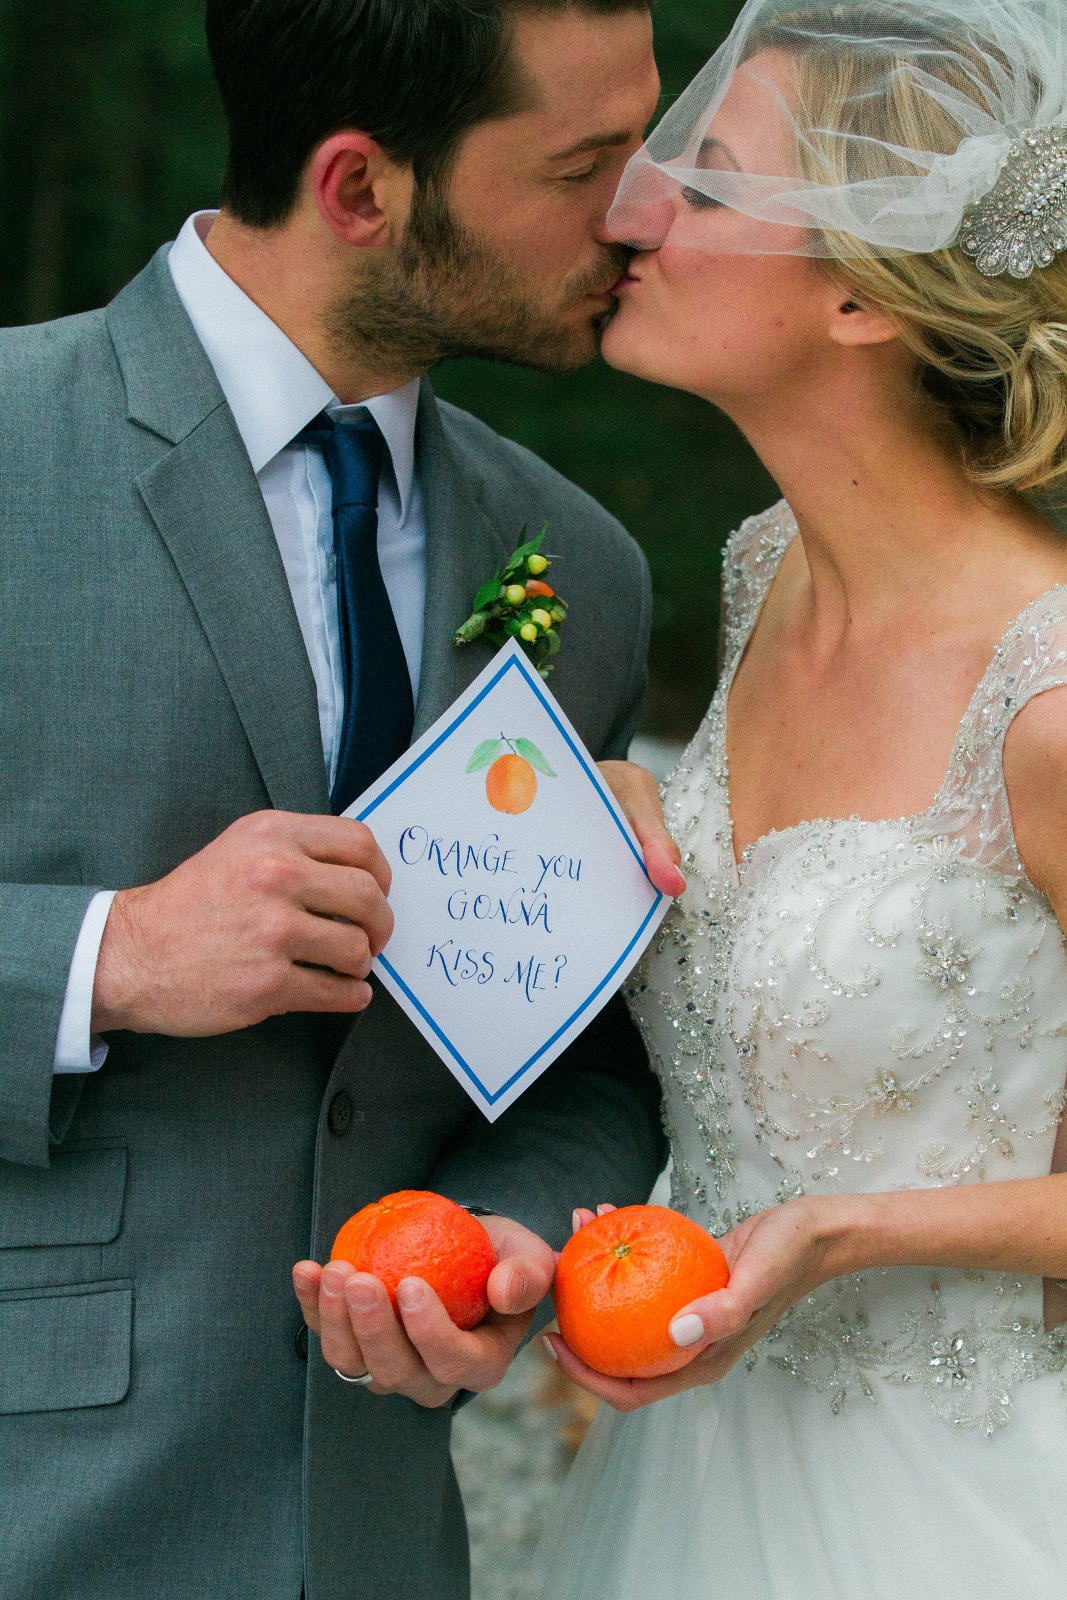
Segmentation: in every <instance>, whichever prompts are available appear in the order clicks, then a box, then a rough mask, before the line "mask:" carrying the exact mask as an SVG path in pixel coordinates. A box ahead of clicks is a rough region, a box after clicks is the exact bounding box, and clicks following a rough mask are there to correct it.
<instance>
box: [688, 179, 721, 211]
mask: <svg viewBox="0 0 1067 1600" xmlns="http://www.w3.org/2000/svg"><path fill="white" fill-rule="evenodd" d="M682 198H683V200H684V201H685V203H686V205H687V206H692V208H693V210H694V211H714V210H716V209H717V208H719V207H721V206H722V204H723V201H721V200H716V199H715V196H714V195H710V194H705V193H704V192H703V190H701V189H691V188H690V187H689V185H688V184H686V185H685V186H684V187H683V189H682Z"/></svg>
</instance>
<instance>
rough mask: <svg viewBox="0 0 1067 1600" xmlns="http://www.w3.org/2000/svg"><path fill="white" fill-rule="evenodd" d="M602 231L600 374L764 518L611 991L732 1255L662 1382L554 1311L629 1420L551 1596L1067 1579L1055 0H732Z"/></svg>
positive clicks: (687, 1311) (669, 1597)
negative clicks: (615, 254) (648, 1059)
mask: <svg viewBox="0 0 1067 1600" xmlns="http://www.w3.org/2000/svg"><path fill="white" fill-rule="evenodd" d="M611 225H612V228H613V231H614V232H615V233H616V235H617V236H618V237H620V238H625V239H627V240H635V241H637V248H638V253H637V254H636V255H635V257H634V259H633V263H632V266H631V269H630V272H629V276H628V278H627V280H626V282H625V283H624V284H623V285H622V287H621V303H620V309H619V311H618V314H617V316H616V318H615V320H614V322H613V323H612V324H611V326H610V328H609V329H608V332H607V336H606V340H605V346H604V350H605V354H606V356H607V357H608V359H609V361H611V362H612V363H613V364H614V365H616V366H618V367H621V368H624V369H626V370H627V371H630V372H634V373H637V374H640V375H642V376H644V377H646V378H650V379H652V380H654V381H656V382H659V383H665V384H671V385H674V386H677V387H679V388H682V389H686V390H690V391H692V392H693V393H695V394H698V395H701V396H704V397H705V398H707V399H708V400H710V401H712V402H713V403H714V404H715V405H717V406H719V407H720V408H721V409H722V410H723V411H724V412H726V413H727V414H728V415H729V416H730V417H731V418H732V419H733V420H734V421H735V422H736V423H737V425H738V426H739V427H740V428H741V430H742V431H743V432H744V434H745V435H746V436H747V438H748V439H749V440H750V441H751V442H752V444H753V445H754V447H755V448H756V450H757V451H758V452H759V454H760V456H761V458H762V460H763V461H764V462H765V464H766V465H767V467H768V468H769V470H770V471H771V473H772V474H773V476H774V477H775V479H776V481H777V483H778V484H779V485H780V487H781V489H782V492H783V494H784V496H785V498H784V499H783V501H782V502H781V503H780V504H778V505H776V506H774V507H773V508H772V509H771V510H769V511H767V512H766V513H764V514H763V515H762V516H758V517H755V518H753V519H751V520H750V521H749V522H747V523H746V524H745V525H744V526H743V527H741V529H740V530H739V531H738V532H737V533H736V534H734V536H733V537H732V538H731V540H730V542H729V544H728V547H727V550H726V556H725V566H724V584H723V593H724V615H725V629H724V638H725V646H724V659H723V671H722V676H721V680H720V683H719V687H718V690H717V693H716V695H715V698H714V700H713V702H712V705H711V709H710V711H709V713H708V715H707V718H706V720H705V722H704V724H703V726H702V727H701V729H700V731H699V732H698V733H697V735H696V737H695V739H694V740H693V742H692V744H691V745H690V746H689V749H688V751H687V753H686V754H685V756H684V757H683V759H682V761H681V764H680V765H679V767H678V768H677V770H676V771H675V773H674V774H673V776H672V778H671V779H670V780H669V781H668V784H667V786H666V789H665V791H664V803H665V809H666V815H667V819H668V823H669V825H670V826H671V828H672V831H673V832H674V834H675V836H676V839H677V841H678V843H679V845H680V846H681V849H682V851H683V866H684V868H685V870H686V873H687V876H688V884H689V886H688V889H687V892H686V893H685V895H684V896H683V897H682V899H681V900H680V902H679V904H678V906H677V907H676V909H675V910H674V911H673V912H672V913H671V915H670V916H669V917H668V919H667V921H666V922H665V923H664V925H663V928H662V930H661V933H660V935H659V936H658V938H657V940H656V942H655V944H654V946H653V948H652V950H651V951H650V953H649V954H648V955H647V956H646V958H645V960H644V962H643V963H642V965H641V967H640V968H639V969H638V971H637V973H636V974H635V976H634V978H633V980H632V981H631V985H630V1001H631V1004H632V1007H633V1009H634V1011H635V1013H636V1016H637V1018H638V1020H639V1022H640V1025H641V1027H642V1029H643V1031H644V1034H645V1037H646V1040H647V1042H648V1045H649V1048H650V1051H651V1053H652V1055H653V1058H654V1061H655V1063H656V1065H657V1069H658V1072H659V1074H660V1077H661V1079H662V1082H663V1087H664V1094H665V1105H666V1115H667V1119H668V1124H669V1131H670V1134H671V1142H672V1148H673V1184H674V1190H673V1203H674V1204H675V1205H676V1206H677V1207H678V1208H679V1209H680V1210H682V1211H685V1212H687V1213H688V1214H689V1215H691V1216H693V1217H695V1218H697V1219H698V1220H699V1221H701V1222H702V1223H704V1224H705V1225H706V1226H707V1227H709V1228H710V1229H712V1230H713V1232H714V1233H716V1234H717V1235H720V1236H722V1239H723V1245H724V1248H725V1250H726V1252H727V1255H728V1257H729V1259H730V1262H731V1267H732V1281H731V1284H730V1286H729V1287H728V1288H726V1289H724V1290H722V1291H721V1292H720V1293H719V1294H717V1295H714V1296H711V1297H709V1298H707V1299H704V1300H702V1301H699V1302H697V1303H695V1304H693V1305H691V1306H688V1307H680V1308H679V1313H678V1315H677V1316H676V1317H675V1318H674V1320H673V1322H672V1324H671V1331H672V1336H673V1338H674V1339H675V1341H676V1343H678V1344H679V1345H682V1346H688V1347H691V1348H692V1349H693V1350H694V1351H695V1352H698V1353H697V1354H696V1356H695V1359H694V1360H693V1362H692V1364H691V1365H689V1366H687V1367H686V1368H685V1369H684V1370H683V1371H681V1372H679V1373H677V1374H675V1375H673V1376H670V1377H665V1378H659V1379H652V1380H645V1381H638V1380H613V1379H608V1378H604V1377H601V1376H600V1375H598V1374H596V1373H594V1372H592V1371H591V1370H589V1369H588V1368H586V1367H584V1366H583V1365H582V1364H581V1363H580V1362H579V1361H578V1360H577V1358H576V1357H575V1356H574V1355H573V1354H572V1353H571V1352H570V1351H569V1350H568V1349H567V1348H566V1346H565V1345H564V1343H563V1341H562V1340H561V1339H560V1338H559V1337H558V1336H557V1335H553V1336H551V1337H550V1343H551V1346H552V1348H553V1353H554V1355H555V1357H556V1359H557V1360H558V1362H559V1364H560V1366H561V1368H562V1369H563V1371H564V1372H566V1373H567V1374H568V1375H569V1376H570V1377H571V1378H572V1379H573V1380H574V1381H575V1382H577V1383H579V1384H581V1385H583V1386H584V1387H585V1388H586V1389H588V1390H590V1391H591V1392H592V1393H593V1394H594V1395H598V1396H600V1397H601V1398H602V1399H603V1400H605V1401H606V1402H607V1407H602V1408H601V1411H600V1413H599V1415H598V1418H597V1420H596V1422H595V1423H594V1426H593V1428H592V1430H591V1432H590V1435H589V1436H588V1438H587V1440H586V1443H585V1445H584V1446H583V1449H582V1451H581V1453H580V1455H579V1458H578V1461H577V1464H576V1467H575V1470H574V1472H573V1474H572V1477H571V1478H570V1480H569V1483H568V1486H567V1488H566V1490H565V1493H564V1497H563V1498H564V1509H563V1511H562V1512H561V1517H560V1522H559V1524H558V1525H557V1526H556V1527H555V1528H554V1529H553V1530H552V1533H551V1537H550V1540H549V1543H550V1545H551V1552H550V1554H549V1556H548V1557H547V1558H546V1564H547V1569H548V1570H547V1574H546V1576H545V1578H544V1587H545V1593H546V1594H547V1595H548V1596H549V1597H550V1600H861V1597H862V1600H905V1597H910V1596H921V1597H927V1596H929V1597H931V1600H933V1597H934V1596H936V1597H938V1600H965V1597H966V1600H994V1597H996V1600H1000V1597H1001V1596H1004V1595H1012V1596H1018V1597H1019V1600H1053V1597H1054V1596H1055V1597H1062V1596H1063V1595H1064V1594H1065V1593H1067V1387H1065V1382H1067V1379H1065V1375H1067V1284H1065V1283H1064V1282H1063V1281H1061V1280H1064V1279H1067V1171H1065V1169H1067V1131H1065V1130H1067V1119H1061V1113H1062V1111H1063V1108H1064V1103H1065V1094H1064V1085H1065V1079H1067V951H1065V944H1064V938H1063V931H1062V930H1063V929H1064V927H1067V849H1065V848H1064V839H1065V832H1064V819H1065V817H1067V546H1065V544H1064V541H1063V539H1062V538H1061V537H1060V535H1059V534H1058V533H1057V532H1056V531H1055V530H1054V528H1053V527H1052V525H1051V524H1050V522H1049V521H1047V520H1046V519H1045V517H1044V516H1043V515H1042V514H1041V512H1040V511H1039V510H1038V509H1037V507H1038V504H1039V503H1040V500H1041V495H1042V494H1044V493H1048V492H1051V491H1055V490H1056V489H1057V488H1061V487H1063V486H1065V485H1067V22H1065V13H1064V7H1063V0H833V3H829V0H827V3H825V4H824V3H819V0H816V3H814V4H803V5H802V6H797V5H795V4H794V5H790V6H786V5H783V4H782V3H781V0H777V3H768V0H750V3H749V4H748V5H747V6H746V7H745V10H744V11H743V12H742V14H741V17H740V19H739V22H738V24H737V25H736V27H735V29H734V31H733V33H732V34H731V37H730V39H729V40H728V41H727V43H726V45H725V46H724V47H723V49H722V50H721V51H720V52H719V53H718V55H717V56H716V57H715V58H714V59H713V60H712V62H711V63H710V64H709V66H708V67H707V68H705V70H704V72H703V73H702V74H701V75H700V76H699V77H698V79H697V80H696V82H695V83H694V84H693V85H691V86H690V88H689V90H688V91H687V92H686V94H685V95H684V96H683V97H682V99H681V100H680V101H679V102H678V104H677V105H676V106H675V108H674V109H673V110H672V111H671V113H670V114H669V115H668V117H667V118H666V120H665V121H664V123H663V124H661V126H660V128H659V129H658V130H657V131H656V133H655V134H654V135H653V136H652V138H651V140H650V142H649V144H648V145H647V146H646V148H645V150H644V151H643V152H642V153H641V154H640V155H639V156H638V157H636V158H635V159H634V161H633V162H632V163H631V166H630V168H629V169H628V172H627V175H626V178H625V179H624V182H623V187H622V190H621V191H620V196H619V199H618V201H617V202H616V206H615V209H614V212H613V214H612V218H611ZM712 470H713V469H712ZM584 1198H585V1199H586V1200H588V1201H596V1200H602V1199H605V1198H606V1197H602V1196H587V1197H584ZM590 1216H591V1213H590V1212H589V1211H585V1210H580V1211H579V1212H578V1213H576V1223H577V1225H579V1226H580V1225H582V1224H583V1223H584V1222H587V1221H588V1220H589V1218H590Z"/></svg>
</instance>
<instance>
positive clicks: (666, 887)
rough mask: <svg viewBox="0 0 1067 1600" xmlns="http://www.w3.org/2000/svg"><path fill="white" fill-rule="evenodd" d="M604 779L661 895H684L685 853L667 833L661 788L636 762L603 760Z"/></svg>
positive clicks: (601, 763) (602, 771) (600, 765)
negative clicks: (683, 866) (683, 869)
mask: <svg viewBox="0 0 1067 1600" xmlns="http://www.w3.org/2000/svg"><path fill="white" fill-rule="evenodd" d="M598 764H599V767H600V771H601V773H602V774H603V777H604V780H605V782H606V783H607V785H608V788H609V789H610V790H611V792H612V794H613V795H614V796H615V798H616V800H617V801H618V802H619V805H620V806H621V807H622V809H623V811H624V812H625V813H626V819H627V821H628V822H629V824H630V826H631V828H632V829H633V830H634V832H635V833H636V835H637V842H638V844H639V845H640V846H641V849H642V851H643V852H644V857H645V871H646V872H647V873H648V875H649V877H650V879H651V880H652V883H653V886H654V887H655V888H657V889H658V890H659V892H660V893H661V894H666V895H670V896H672V897H673V896H675V895H679V894H684V893H685V879H684V878H683V876H682V873H681V870H680V864H681V860H682V852H681V851H680V850H679V848H678V846H677V845H676V844H675V842H674V840H673V839H672V838H671V836H670V834H669V833H668V832H667V824H666V823H665V822H664V820H663V807H662V805H661V804H660V798H659V785H658V784H657V783H656V780H655V778H654V777H653V776H652V774H651V772H648V771H646V769H645V768H644V767H639V766H638V765H637V764H636V762H634V761H601V762H599V763H598Z"/></svg>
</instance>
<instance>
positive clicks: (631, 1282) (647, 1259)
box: [554, 1206, 730, 1378]
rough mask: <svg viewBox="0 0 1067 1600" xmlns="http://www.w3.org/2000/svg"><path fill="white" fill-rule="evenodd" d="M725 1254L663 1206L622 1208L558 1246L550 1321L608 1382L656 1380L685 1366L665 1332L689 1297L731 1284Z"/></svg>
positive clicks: (685, 1358)
mask: <svg viewBox="0 0 1067 1600" xmlns="http://www.w3.org/2000/svg"><path fill="white" fill-rule="evenodd" d="M729 1278H730V1270H729V1268H728V1267H727V1265H726V1257H725V1256H724V1255H723V1253H722V1251H721V1250H720V1249H719V1246H718V1245H717V1244H716V1242H715V1240H714V1239H713V1238H712V1236H711V1234H710V1233H707V1232H706V1231H705V1229H703V1228H702V1227H700V1225H699V1223H696V1222H693V1221H691V1219H690V1218H689V1217H683V1216H682V1215H681V1214H680V1212H677V1211H670V1210H668V1208H667V1207H666V1206H623V1207H621V1209H620V1210H618V1211H609V1212H608V1213H607V1214H606V1215H605V1216H603V1217H597V1218H596V1220H595V1221H594V1222H590V1223H588V1224H587V1225H586V1226H585V1227H584V1228H582V1229H581V1230H580V1231H579V1232H578V1233H576V1234H574V1235H573V1236H572V1237H571V1238H570V1239H569V1240H568V1241H567V1243H566V1244H565V1245H564V1247H563V1253H562V1254H561V1256H560V1258H559V1261H558V1263H557V1265H556V1284H555V1291H554V1293H555V1300H556V1318H557V1320H558V1322H559V1331H560V1333H561V1334H562V1335H563V1338H564V1340H565V1341H566V1343H567V1344H568V1345H569V1346H570V1348H571V1349H572V1350H573V1351H574V1353H575V1355H576V1356H578V1357H579V1358H580V1359H581V1360H582V1361H584V1362H585V1364H586V1366H587V1367H593V1368H595V1370H596V1371H597V1372H603V1373H606V1374H607V1376H608V1377H610V1378H657V1377H660V1376H662V1374H663V1373H665V1372H677V1371H678V1370H679V1368H681V1367H685V1366H688V1364H689V1362H690V1361H692V1360H693V1359H694V1357H695V1356H696V1355H697V1354H698V1351H697V1350H692V1349H690V1350H682V1349H679V1347H678V1346H677V1345H676V1344H675V1343H674V1341H673V1340H672V1338H671V1336H670V1333H669V1332H668V1331H667V1330H668V1328H669V1326H670V1323H671V1320H672V1319H673V1318H674V1317H675V1316H677V1314H678V1312H679V1311H681V1309H682V1307H683V1306H685V1305H688V1304H689V1302H690V1301H691V1300H698V1299H700V1298H701V1296H703V1295H706V1294H712V1293H713V1292H714V1291H715V1290H716V1289H722V1288H724V1287H725V1285H726V1284H727V1283H728V1282H729Z"/></svg>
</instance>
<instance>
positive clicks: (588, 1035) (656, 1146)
mask: <svg viewBox="0 0 1067 1600" xmlns="http://www.w3.org/2000/svg"><path fill="white" fill-rule="evenodd" d="M639 594H640V598H639V604H638V606H637V608H636V609H637V622H636V624H635V626H634V629H633V632H632V637H633V655H632V658H631V660H630V663H629V667H628V671H627V679H626V688H625V690H624V692H623V694H622V695H620V697H619V714H618V716H617V718H616V719H615V722H614V725H613V727H612V731H611V733H610V734H609V736H608V739H607V740H606V742H605V748H604V749H603V750H601V751H600V752H599V759H601V760H608V759H618V760H621V759H623V758H625V756H626V753H627V751H628V749H629V745H630V740H631V738H632V737H633V733H634V730H635V728H636V727H637V721H638V717H639V715H640V711H641V702H642V699H643V697H644V691H645V683H646V665H645V663H646V661H647V654H648V635H649V627H650V618H651V586H650V583H649V578H648V569H647V567H646V566H645V564H644V561H643V560H642V561H641V584H640V591H639ZM666 1158H667V1146H666V1140H665V1138H664V1135H663V1132H662V1127H661V1121H660V1090H659V1083H658V1080H657V1079H656V1077H655V1076H654V1074H653V1072H652V1070H651V1068H650V1067H649V1064H648V1056H647V1054H646V1051H645V1047H644V1045H643V1043H642V1041H641V1037H640V1035H639V1034H638V1032H637V1029H636V1027H635V1026H634V1024H633V1022H632V1021H631V1019H630V1016H629V1013H628V1011H627V1009H626V1006H625V1003H624V1002H623V1000H622V998H621V996H619V995H616V996H615V998H614V999H613V1000H611V1001H610V1002H609V1003H608V1005H607V1006H605V1008H604V1010H603V1011H602V1012H601V1013H600V1015H599V1016H598V1017H596V1018H595V1019H594V1020H593V1022H591V1023H590V1025H589V1027H588V1028H587V1029H586V1030H585V1032H584V1033H583V1034H582V1035H581V1036H580V1037H579V1038H578V1039H576V1040H575V1041H574V1043H573V1044H571V1045H570V1046H569V1047H568V1049H567V1050H565V1051H564V1053H563V1054H562V1055H561V1056H560V1058H559V1060H558V1061H556V1062H554V1063H553V1065H552V1066H551V1067H549V1069H548V1071H547V1072H545V1073H543V1074H542V1076H541V1077H540V1078H539V1079H538V1080H537V1082H536V1083H535V1084H534V1085H533V1086H532V1087H531V1088H530V1089H528V1090H527V1091H526V1093H525V1094H524V1095H523V1096H522V1097H521V1099H519V1100H518V1101H516V1103H515V1104H514V1105H513V1106H512V1107H510V1109H509V1110H507V1111H506V1112H505V1113H504V1114H503V1116H502V1117H501V1118H500V1119H499V1121H498V1122H496V1123H494V1124H492V1125H489V1124H488V1123H486V1122H484V1121H483V1120H482V1119H481V1117H480V1116H479V1115H478V1114H477V1113H475V1114H474V1116H473V1117H472V1119H471V1122H470V1123H469V1125H468V1129H467V1132H466V1135H465V1137H464V1138H463V1139H461V1140H460V1141H458V1142H457V1143H456V1145H455V1146H453V1148H452V1149H451V1150H450V1151H449V1152H448V1153H447V1154H446V1155H445V1157H444V1159H443V1161H442V1162H441V1163H440V1165H439V1167H438V1169H437V1172H436V1174H435V1178H434V1187H435V1188H437V1189H438V1190H439V1192H441V1193H444V1194H447V1195H450V1196H451V1197H452V1198H453V1199H456V1200H459V1201H462V1202H466V1203H467V1204H478V1205H483V1206H488V1207H489V1208H490V1210H493V1211H497V1212H500V1213H501V1214H502V1215H504V1216H509V1217H514V1218H515V1219H516V1221H518V1222H522V1223H524V1224H525V1225H526V1226H527V1227H529V1228H531V1229H532V1230H533V1232H534V1233H537V1234H539V1235H540V1236H541V1238H543V1239H547V1240H548V1242H549V1243H550V1244H551V1245H552V1246H553V1247H554V1248H555V1249H557V1250H558V1249H561V1248H562V1246H563V1244H564V1242H565V1241H566V1239H567V1238H569V1236H570V1218H571V1212H572V1211H573V1210H574V1207H575V1206H578V1205H584V1206H591V1207H595V1206H596V1205H598V1204H599V1203H600V1202H601V1201H611V1202H612V1203H613V1204H614V1205H626V1204H630V1203H634V1202H639V1201H643V1200H646V1199H647V1198H648V1195H649V1192H650V1191H651V1189H652V1186H653V1184H654V1183H655V1181H656V1178H657V1176H658V1175H659V1173H660V1172H661V1171H662V1169H663V1165H664V1163H665V1161H666Z"/></svg>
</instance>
